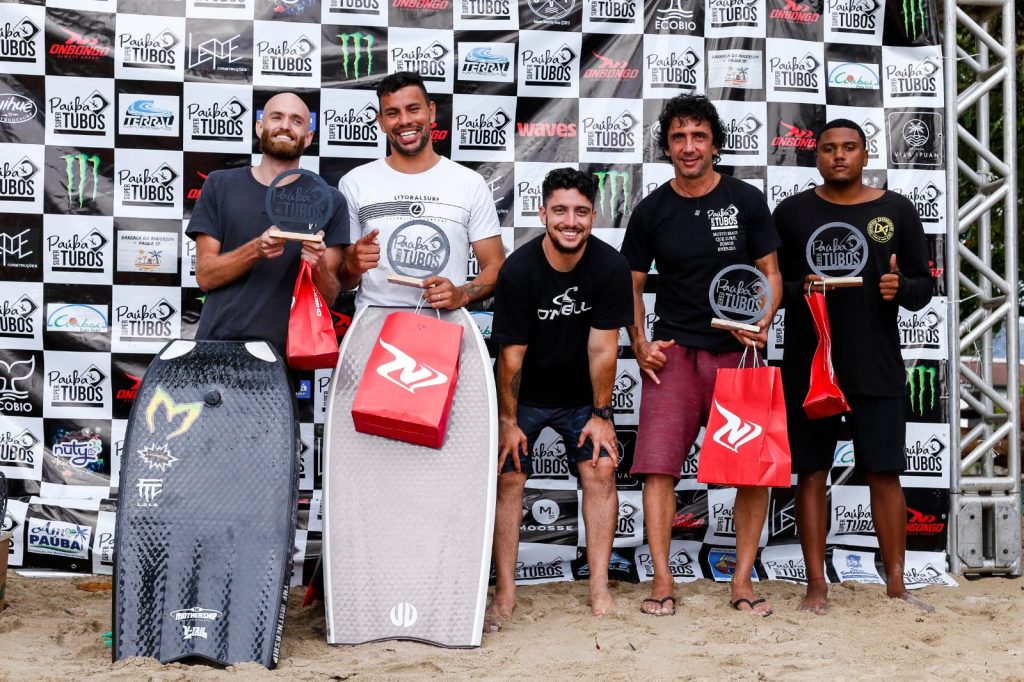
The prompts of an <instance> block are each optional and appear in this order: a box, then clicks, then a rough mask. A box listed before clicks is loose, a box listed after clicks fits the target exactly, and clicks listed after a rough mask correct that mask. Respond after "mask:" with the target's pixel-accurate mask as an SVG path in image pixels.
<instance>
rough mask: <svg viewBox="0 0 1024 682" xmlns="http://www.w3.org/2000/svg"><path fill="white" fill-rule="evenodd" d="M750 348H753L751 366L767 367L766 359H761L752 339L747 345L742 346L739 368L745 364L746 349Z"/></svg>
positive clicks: (755, 367) (742, 367)
mask: <svg viewBox="0 0 1024 682" xmlns="http://www.w3.org/2000/svg"><path fill="white" fill-rule="evenodd" d="M751 348H753V349H754V365H753V368H754V369H757V368H759V367H767V366H768V362H767V361H766V360H761V354H760V353H758V352H757V346H756V345H754V342H753V341H751V342H750V345H749V346H744V347H743V355H742V356H741V357H740V367H739V368H740V369H744V368H745V367H746V365H747V351H748V350H750V349H751Z"/></svg>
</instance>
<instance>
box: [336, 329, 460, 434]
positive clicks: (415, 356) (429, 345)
mask: <svg viewBox="0 0 1024 682" xmlns="http://www.w3.org/2000/svg"><path fill="white" fill-rule="evenodd" d="M461 346H462V325H459V324H454V323H452V322H445V321H444V320H441V319H439V318H435V317H429V316H427V315H419V314H417V313H414V312H398V313H391V314H390V315H388V316H387V318H386V319H385V320H384V326H383V327H381V330H380V334H379V335H378V336H377V341H376V342H375V343H374V344H373V350H371V351H370V358H369V360H368V361H367V363H366V368H365V369H364V370H363V376H362V378H361V379H360V380H359V388H358V389H356V397H355V401H354V402H353V403H352V421H353V422H355V428H356V431H359V432H360V433H372V434H375V435H378V436H385V437H387V438H395V439H397V440H402V441H406V442H408V443H416V444H418V445H426V446H428V447H432V448H439V447H441V444H442V443H443V442H444V434H445V429H446V428H447V426H448V412H449V411H450V410H451V406H452V397H453V396H454V395H455V384H456V382H457V381H458V378H459V349H460V348H461Z"/></svg>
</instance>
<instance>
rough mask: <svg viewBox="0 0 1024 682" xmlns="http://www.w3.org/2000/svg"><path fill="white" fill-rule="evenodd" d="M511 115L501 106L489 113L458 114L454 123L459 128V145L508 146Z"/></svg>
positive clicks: (492, 147) (485, 148)
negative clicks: (477, 114) (474, 114)
mask: <svg viewBox="0 0 1024 682" xmlns="http://www.w3.org/2000/svg"><path fill="white" fill-rule="evenodd" d="M511 122H512V117H511V116H509V115H508V114H506V113H505V111H504V110H503V109H501V108H498V109H495V110H494V111H493V112H491V113H490V114H480V115H479V116H469V115H467V114H459V115H458V116H456V117H455V125H456V126H457V127H458V130H459V147H460V148H462V149H479V150H497V151H501V150H504V149H505V148H506V147H507V146H508V137H509V135H510V131H509V129H508V124H509V123H511Z"/></svg>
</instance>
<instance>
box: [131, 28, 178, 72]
mask: <svg viewBox="0 0 1024 682" xmlns="http://www.w3.org/2000/svg"><path fill="white" fill-rule="evenodd" d="M180 42H181V40H179V39H178V36H176V35H174V33H172V32H171V31H170V30H169V29H166V28H165V29H164V30H162V31H160V32H159V33H157V34H156V35H153V34H151V33H147V34H145V35H142V36H133V35H129V34H126V35H122V36H120V38H119V39H118V46H119V47H120V48H121V52H122V54H123V55H124V65H125V66H126V67H128V68H133V69H174V67H175V66H177V57H176V56H175V54H174V48H175V47H177V45H178V44H179V43H180Z"/></svg>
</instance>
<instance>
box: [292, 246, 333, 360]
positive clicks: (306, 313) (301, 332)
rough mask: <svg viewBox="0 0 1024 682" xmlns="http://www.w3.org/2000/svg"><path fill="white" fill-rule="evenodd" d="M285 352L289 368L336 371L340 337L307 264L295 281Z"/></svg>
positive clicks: (301, 266)
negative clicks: (335, 331)
mask: <svg viewBox="0 0 1024 682" xmlns="http://www.w3.org/2000/svg"><path fill="white" fill-rule="evenodd" d="M285 352H286V353H287V355H288V366H289V367H292V368H294V369H334V366H335V365H336V364H338V337H337V336H336V335H335V333H334V323H333V322H332V321H331V311H330V309H329V308H328V307H327V304H326V303H324V299H323V297H322V296H321V295H320V292H319V291H317V289H316V285H315V284H313V271H312V269H310V266H309V263H307V262H306V261H302V264H301V265H300V266H299V276H298V277H296V278H295V289H294V290H293V291H292V311H291V314H290V315H289V316H288V344H287V347H286V349H285Z"/></svg>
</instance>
